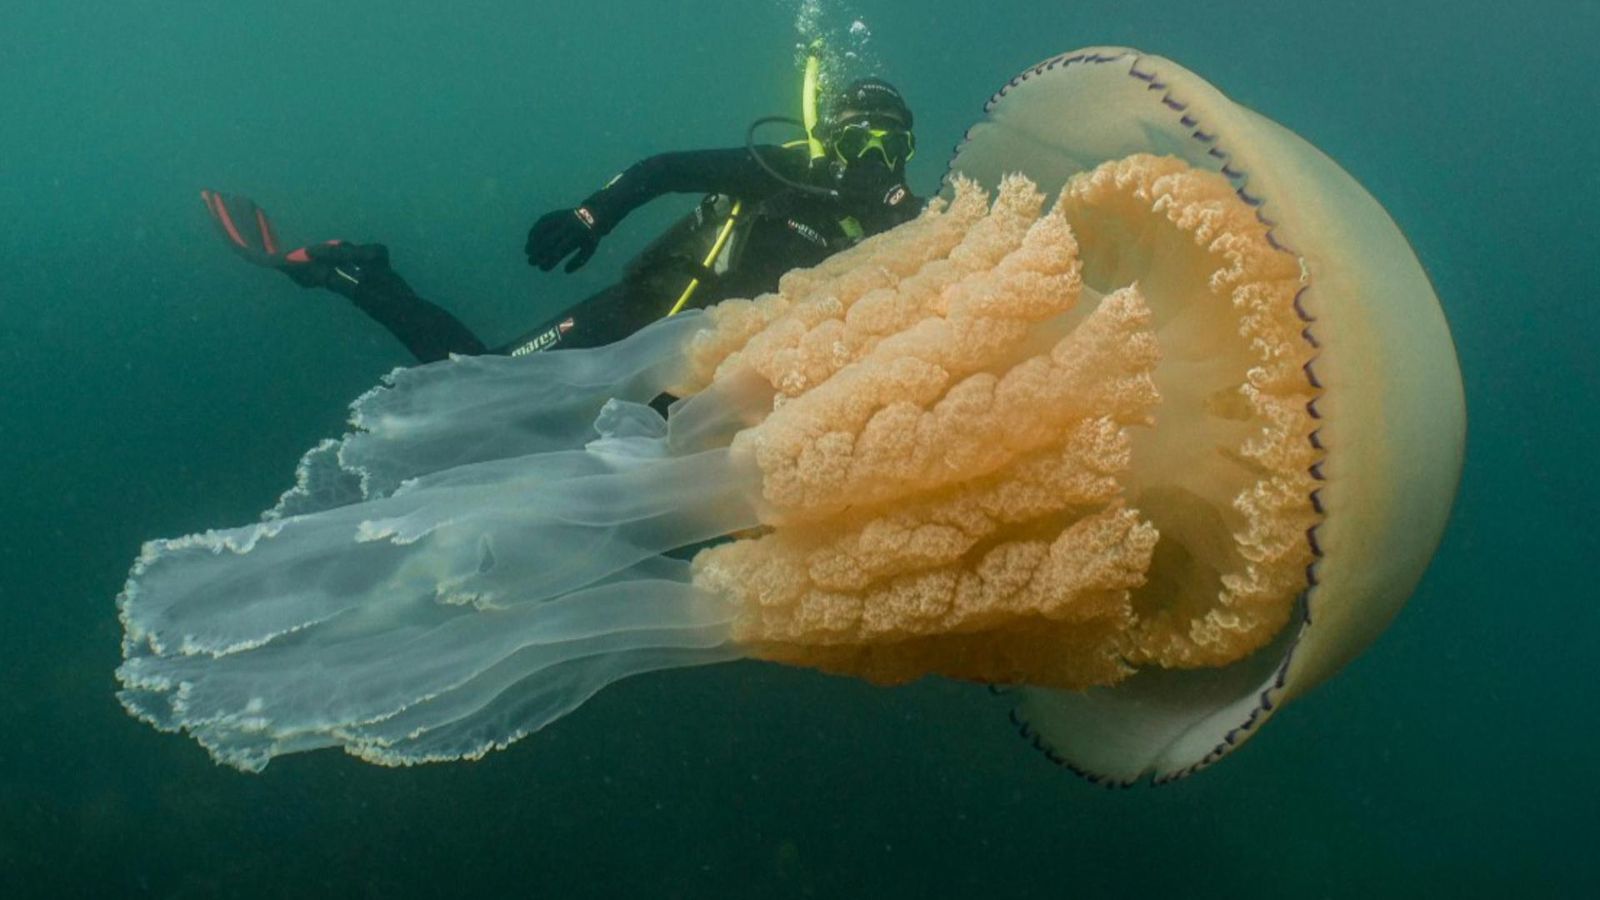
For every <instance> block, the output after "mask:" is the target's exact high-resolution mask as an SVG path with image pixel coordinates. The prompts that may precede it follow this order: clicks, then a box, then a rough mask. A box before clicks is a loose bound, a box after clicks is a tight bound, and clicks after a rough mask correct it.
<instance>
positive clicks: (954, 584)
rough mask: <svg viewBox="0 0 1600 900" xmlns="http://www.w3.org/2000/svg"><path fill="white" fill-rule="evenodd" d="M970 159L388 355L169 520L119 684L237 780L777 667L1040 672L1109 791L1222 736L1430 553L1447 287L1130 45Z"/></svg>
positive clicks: (1059, 715) (1316, 675) (130, 596)
mask: <svg viewBox="0 0 1600 900" xmlns="http://www.w3.org/2000/svg"><path fill="white" fill-rule="evenodd" d="M1068 126H1070V127H1068ZM1186 142H1187V143H1186ZM1191 145H1192V146H1191ZM952 173H953V174H952V176H951V178H950V179H949V182H948V184H949V190H948V191H947V196H946V197H945V198H944V199H943V200H942V201H940V202H936V203H935V204H933V205H932V206H931V208H930V209H929V211H927V212H926V213H925V214H923V215H922V216H920V217H919V218H918V219H916V220H914V221H912V222H910V223H907V224H906V225H904V226H901V227H900V228H897V229H894V230H892V231H890V232H887V233H884V234H881V235H878V236H876V237H874V238H871V239H868V240H866V241H864V242H862V243H861V244H860V245H858V246H856V247H855V248H852V249H851V250H848V251H846V252H844V253H840V254H838V255H836V256H834V257H832V258H830V259H829V260H827V261H825V262H824V263H822V264H820V265H818V266H817V267H815V268H812V269H807V270H799V271H796V272H792V273H790V274H788V275H786V276H785V277H784V279H783V280H782V282H781V283H780V286H779V290H778V291H777V292H776V293H774V294H770V295H766V296H763V297H758V298H754V299H751V300H733V301H727V302H725V303H723V304H720V305H718V306H717V307H714V308H713V309H711V310H709V311H706V312H704V313H699V312H697V313H689V314H684V315H680V316H676V317H672V318H669V319H665V320H663V321H661V322H659V323H657V324H655V325H653V326H651V327H649V328H646V329H644V330H643V331H641V332H639V333H637V334H635V335H633V336H632V337H630V338H628V339H626V340H624V341H621V342H619V343H617V344H613V345H611V346H609V347H602V348H596V349H593V350H574V351H563V352H558V353H548V354H535V355H531V356H526V357H521V358H517V359H507V358H487V357H480V358H457V359H453V360H450V361H446V362H442V363H438V364H433V365H429V366H424V367H420V368H417V369H411V370H402V371H399V372H396V373H394V374H393V375H391V376H390V378H389V379H388V380H387V382H386V384H385V385H384V386H382V387H380V388H379V389H377V390H374V391H373V392H371V393H369V394H368V395H366V396H364V397H363V398H361V399H360V400H358V401H357V402H356V404H355V405H354V407H353V410H354V415H353V417H352V425H353V426H354V428H353V431H352V432H351V433H350V434H348V435H346V436H345V437H344V438H343V439H342V440H340V441H329V442H327V443H325V444H323V445H321V446H319V447H317V448H315V449H313V450H312V451H311V452H310V453H308V454H307V455H306V456H305V458H304V459H303V460H302V463H301V467H300V469H299V472H298V475H297V480H296V485H295V487H294V488H293V489H291V490H290V491H289V492H288V493H286V494H285V495H284V497H283V499H282V501H281V502H280V503H279V505H278V506H277V507H276V508H275V509H273V510H271V511H269V513H268V514H267V515H266V516H265V517H264V519H263V521H261V522H260V523H257V524H255V525H251V526H246V527H244V528H236V529H229V530H225V531H215V532H208V533H206V534H202V535H192V536H189V537H185V538H179V539H176V540H168V541H156V542H152V543H151V544H148V545H147V546H146V548H145V550H144V552H143V554H141V557H140V559H139V561H138V562H137V563H136V564H135V566H134V570H133V573H132V574H131V576H130V578H129V582H128V585H127V588H126V589H125V590H124V592H123V595H122V597H121V598H120V601H119V605H120V612H121V615H122V619H123V624H124V628H125V632H126V637H125V640H124V655H125V659H124V662H123V665H122V666H121V668H120V669H119V670H118V676H119V679H120V680H121V682H122V685H123V690H122V692H121V695H120V696H121V698H122V700H123V703H124V705H125V706H127V708H128V709H129V710H130V711H131V712H133V713H134V714H136V715H138V716H140V717H141V718H144V719H146V720H147V721H149V722H151V723H152V724H154V725H156V726H157V727H160V728H163V729H169V730H184V731H187V732H188V733H190V734H191V735H192V736H194V737H195V738H196V739H197V740H198V741H199V742H200V743H201V744H202V745H204V746H205V747H206V748H207V749H208V750H209V751H210V752H211V753H212V754H213V756H215V757H216V758H217V759H218V760H219V761H222V762H225V763H228V764H231V765H234V766H237V767H239V768H242V769H249V770H254V769H259V768H261V767H262V766H265V765H266V764H267V763H268V762H269V761H270V760H271V759H272V758H274V757H275V756H278V755H282V754H284V753H290V752H296V751H301V750H308V749H314V748H317V747H329V746H339V747H343V748H344V749H345V750H347V751H349V752H351V753H353V754H355V755H357V756H360V757H362V758H364V759H367V760H370V761H374V762H379V763H386V764H407V763H416V762H424V761H432V760H442V759H459V758H472V757H476V756H479V755H481V754H483V753H485V752H487V751H488V750H491V749H494V748H497V747H502V746H505V745H506V744H507V743H509V742H511V741H513V740H516V739H517V738H519V737H521V736H523V735H525V734H527V733H529V732H530V731H533V730H536V729H537V728H539V727H542V726H543V725H545V724H548V723H549V722H551V721H554V720H555V719H556V718H559V717H560V716H562V715H564V714H565V713H567V712H569V711H571V710H572V709H573V708H575V707H576V706H577V705H579V704H581V703H582V702H583V700H584V699H586V698H587V697H589V696H591V695H592V694H593V693H594V692H595V691H597V690H599V689H600V688H601V687H603V686H604V685H606V684H608V683H611V682H614V681H616V680H618V679H620V678H623V677H626V676H628V675H631V674H636V673H640V672H646V671H651V670H654V669H661V668H667V667H673V666H686V665H701V664H706V663H713V662H720V661H724V660H730V659H737V658H756V659H765V660H770V661H775V662H781V663H787V664H792V665H801V666H809V667H814V668H818V669H823V670H827V671H832V672H839V673H845V674H850V675H855V676H858V677H862V678H866V679H869V680H872V681H875V682H879V683H902V682H907V681H911V680H915V679H917V678H921V677H924V676H927V675H943V676H948V677H953V678H960V679H967V680H971V681H978V682H986V683H991V684H1002V685H1007V686H1011V687H1014V688H1015V689H1017V690H1018V691H1020V692H1021V693H1022V695H1023V696H1022V700H1021V703H1020V705H1019V708H1018V712H1017V714H1016V715H1017V718H1018V720H1019V721H1020V722H1021V723H1022V724H1023V728H1024V729H1025V732H1026V733H1028V734H1030V735H1032V736H1033V737H1034V738H1035V740H1036V742H1037V743H1038V744H1039V745H1040V746H1041V747H1042V748H1043V749H1045V750H1046V751H1047V752H1049V753H1050V754H1052V755H1053V756H1055V757H1056V758H1058V759H1061V760H1062V761H1064V762H1067V763H1069V764H1072V765H1074V766H1075V767H1077V768H1079V769H1080V770H1082V771H1084V772H1086V773H1089V774H1091V775H1093V776H1094V777H1097V778H1107V779H1112V780H1117V781H1128V780H1133V779H1134V778H1137V777H1139V776H1141V775H1143V774H1145V773H1150V774H1153V775H1154V776H1156V777H1157V778H1165V777H1171V776H1174V775H1179V774H1184V773H1187V772H1189V771H1192V770H1194V769H1195V768H1196V767H1198V766H1200V765H1203V764H1205V763H1207V762H1209V761H1213V760H1214V759H1215V758H1217V757H1218V756H1220V754H1221V753H1223V752H1226V748H1228V747H1231V746H1234V745H1236V744H1237V743H1238V742H1239V741H1240V740H1241V739H1242V738H1243V737H1245V736H1248V734H1250V733H1253V730H1254V726H1255V725H1257V724H1259V723H1260V722H1261V721H1263V720H1264V718H1265V716H1266V714H1268V713H1269V712H1270V711H1271V710H1272V709H1274V708H1275V707H1276V706H1277V705H1279V704H1281V702H1283V701H1284V700H1286V699H1288V698H1291V697H1293V696H1296V695H1298V694H1299V693H1302V692H1303V691H1304V690H1305V689H1306V688H1307V687H1308V686H1309V685H1310V684H1312V683H1314V682H1315V681H1316V680H1319V679H1320V678H1323V677H1326V675H1327V674H1329V673H1330V672H1331V671H1332V670H1333V669H1335V668H1337V666H1338V665H1339V664H1341V663H1342V662H1343V661H1344V660H1346V659H1348V658H1349V657H1350V656H1352V655H1354V654H1355V653H1356V652H1358V651H1359V650H1360V648H1361V646H1362V645H1364V644H1365V643H1366V642H1367V641H1369V640H1370V639H1371V638H1372V636H1374V635H1375V634H1376V632H1377V631H1378V630H1380V629H1381V628H1382V626H1383V624H1384V622H1385V621H1386V620H1387V618H1388V617H1389V616H1390V615H1392V613H1393V611H1394V609H1395V608H1396V607H1397V606H1398V605H1399V603H1400V602H1401V601H1402V600H1403V599H1404V596H1405V595H1406V594H1407V593H1409V591H1410V590H1411V588H1412V586H1413V585H1414V583H1415V581H1416V579H1417V578H1418V577H1419V575H1420V572H1421V569H1422V567H1423V565H1424V564H1425V563H1426V560H1427V557H1428V555H1429V554H1430V553H1431V551H1432V548H1433V544H1434V543H1435V542H1436V541H1437V539H1438V534H1439V530H1440V529H1441V528H1442V523H1443V517H1444V515H1445V512H1446V510H1447V507H1448V505H1449V500H1450V496H1451V492H1452V490H1453V486H1454V478H1455V473H1456V470H1457V469H1458V467H1459V462H1460V443H1461V421H1462V420H1461V397H1460V386H1459V378H1458V376H1457V373H1456V369H1455V360H1454V355H1453V351H1452V349H1451V347H1450V342H1449V336H1448V332H1447V331H1446V329H1445V326H1444V322H1443V319H1442V316H1441V315H1440V313H1439V310H1438V306H1437V303H1436V302H1435V300H1434V299H1433V296H1432V293H1431V291H1429V289H1428V286H1427V282H1426V279H1425V278H1424V277H1423V276H1422V273H1421V271H1420V268H1418V266H1417V264H1416V261H1415V259H1414V258H1413V257H1412V256H1411V254H1410V252H1409V250H1408V249H1407V248H1406V246H1405V243H1404V240H1403V238H1401V236H1400V235H1399V232H1398V231H1397V230H1395V229H1394V226H1393V224H1392V223H1390V222H1389V220H1388V218H1387V217H1386V216H1385V215H1384V214H1383V212H1382V210H1381V209H1380V208H1379V207H1378V206H1377V204H1376V203H1375V202H1373V201H1372V200H1371V198H1370V197H1368V196H1367V195H1366V194H1365V193H1364V192H1362V191H1361V189H1360V188H1359V187H1358V186H1356V185H1355V183H1354V182H1353V181H1351V180H1350V179H1349V177H1348V176H1347V175H1344V173H1343V172H1341V171H1340V170H1338V169H1337V167H1335V166H1334V165H1333V164H1332V163H1331V162H1328V161H1327V160H1326V158H1325V157H1323V156H1321V155H1320V154H1318V153H1317V152H1316V151H1315V150H1313V149H1311V148H1310V147H1309V146H1308V145H1306V144H1304V143H1303V142H1301V141H1299V139H1298V138H1295V137H1294V136H1293V135H1290V134H1289V133H1288V132H1286V131H1283V130H1282V129H1281V128H1279V127H1278V126H1275V125H1272V124H1271V123H1269V122H1266V121H1265V120H1263V119H1260V118H1259V117H1255V116H1254V115H1253V114H1250V113H1248V112H1246V111H1243V110H1241V109H1239V108H1237V107H1235V106H1233V105H1232V104H1231V103H1229V102H1228V101H1227V100H1226V99H1224V98H1222V97H1221V95H1220V94H1217V93H1216V92H1215V91H1214V90H1213V89H1211V88H1209V86H1206V85H1205V84H1204V83H1203V82H1201V81H1200V80H1199V79H1198V78H1195V77H1194V76H1192V75H1189V74H1188V73H1186V72H1183V71H1182V70H1181V69H1178V68H1177V67H1176V66H1173V65H1171V64H1170V63H1167V62H1165V61H1164V60H1159V59H1156V58H1152V57H1148V56H1141V55H1139V54H1136V53H1134V52H1133V51H1122V50H1101V51H1089V52H1083V53H1079V54H1068V55H1065V56H1063V57H1059V58H1057V59H1055V60H1052V61H1050V62H1048V63H1046V64H1042V65H1041V66H1039V67H1036V68H1035V69H1033V70H1030V71H1029V73H1025V74H1024V75H1023V76H1019V78H1018V79H1017V80H1014V81H1013V83H1012V85H1011V86H1009V87H1008V88H1007V89H1006V90H1005V91H1002V93H1001V94H1000V95H997V98H996V100H995V101H992V102H991V105H990V110H989V116H988V118H987V119H986V120H985V122H984V123H981V124H980V125H978V126H976V127H974V129H973V130H972V132H971V133H970V134H969V136H968V140H967V141H966V143H964V144H963V146H962V147H961V148H960V149H959V151H958V153H957V155H956V158H955V160H954V161H953V163H952ZM1291 200H1292V202H1291ZM661 392H670V393H672V394H673V395H675V396H677V397H679V398H681V399H679V400H678V401H677V402H676V403H675V404H674V405H673V406H672V408H671V410H670V413H669V415H668V416H667V417H666V418H663V417H661V416H660V415H658V414H657V413H656V412H655V411H654V410H653V409H652V408H651V407H650V406H649V405H648V403H649V401H650V400H651V399H652V398H653V397H655V396H656V395H657V394H659V393H661ZM706 542H714V544H713V545H712V546H710V547H708V548H704V549H699V550H698V552H695V553H693V558H692V561H690V560H685V559H682V558H680V557H682V556H684V555H685V554H686V552H687V551H688V550H690V549H693V548H695V547H696V546H697V545H703V544H705V543H706Z"/></svg>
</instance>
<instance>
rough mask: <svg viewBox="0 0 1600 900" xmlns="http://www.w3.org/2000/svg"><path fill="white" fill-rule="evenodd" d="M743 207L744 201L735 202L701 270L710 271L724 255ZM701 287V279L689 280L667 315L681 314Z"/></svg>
mask: <svg viewBox="0 0 1600 900" xmlns="http://www.w3.org/2000/svg"><path fill="white" fill-rule="evenodd" d="M743 206H744V201H743V200H735V201H733V208H732V209H730V210H728V221H726V222H723V223H722V230H721V231H719V232H717V239H716V240H715V241H713V242H712V243H711V252H710V253H707V254H706V259H705V262H703V263H701V264H700V266H701V268H703V269H706V270H708V271H709V270H710V269H711V267H712V266H713V265H715V264H716V262H717V257H719V256H721V255H722V248H723V247H724V246H726V245H727V243H728V237H729V236H730V235H732V234H733V226H734V224H735V223H736V222H738V220H739V210H740V209H741V208H743ZM699 286H700V279H699V278H691V279H689V285H688V287H685V288H684V289H683V293H682V294H680V295H679V296H678V302H677V303H674V304H672V309H670V310H668V311H667V315H668V316H675V315H677V314H678V313H679V312H681V311H682V310H683V305H684V304H685V303H688V302H689V298H690V297H692V296H694V290H695V288H697V287H699Z"/></svg>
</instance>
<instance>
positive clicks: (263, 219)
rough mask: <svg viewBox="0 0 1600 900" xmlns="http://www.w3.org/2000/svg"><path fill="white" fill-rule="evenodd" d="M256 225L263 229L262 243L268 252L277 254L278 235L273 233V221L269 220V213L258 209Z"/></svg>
mask: <svg viewBox="0 0 1600 900" xmlns="http://www.w3.org/2000/svg"><path fill="white" fill-rule="evenodd" d="M256 227H257V228H260V229H261V243H262V244H263V245H264V246H265V247H266V248H267V252H268V253H271V254H274V255H276V254H277V252H278V236H277V235H275V234H273V233H272V223H271V222H269V221H267V214H266V213H264V212H262V211H261V210H259V209H257V210H256Z"/></svg>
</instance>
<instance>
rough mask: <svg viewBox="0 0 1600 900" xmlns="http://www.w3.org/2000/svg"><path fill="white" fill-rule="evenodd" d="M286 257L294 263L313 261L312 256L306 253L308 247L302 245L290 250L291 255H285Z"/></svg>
mask: <svg viewBox="0 0 1600 900" xmlns="http://www.w3.org/2000/svg"><path fill="white" fill-rule="evenodd" d="M284 259H287V260H288V261H289V262H292V263H306V262H311V257H310V256H308V255H307V254H306V248H304V247H301V248H300V249H299V250H291V251H289V255H288V256H286V257H284Z"/></svg>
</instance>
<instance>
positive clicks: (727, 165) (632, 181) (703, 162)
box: [582, 146, 806, 235]
mask: <svg viewBox="0 0 1600 900" xmlns="http://www.w3.org/2000/svg"><path fill="white" fill-rule="evenodd" d="M755 150H756V152H757V153H760V154H762V159H764V160H766V161H767V163H768V165H771V166H772V167H773V168H775V169H777V170H778V172H779V173H780V174H782V175H784V176H786V177H789V178H792V179H795V180H799V179H803V178H804V177H805V173H806V151H805V149H804V148H800V147H793V148H788V149H785V148H783V147H772V146H761V147H756V148H755ZM783 187H784V185H783V184H781V183H780V182H778V181H776V180H774V179H773V177H772V176H771V175H770V174H768V173H767V171H766V170H765V169H763V168H762V167H761V164H760V163H758V162H756V161H755V160H754V159H753V158H751V156H750V151H749V150H747V149H745V148H744V147H737V148H732V149H727V150H689V151H685V152H681V153H661V154H657V155H656V156H652V157H649V158H647V159H644V160H641V161H639V162H637V163H635V164H633V165H632V166H630V167H629V168H628V169H627V170H626V171H624V172H623V173H622V174H621V175H618V176H617V177H616V178H613V179H612V180H611V183H610V184H607V185H606V186H605V187H603V188H601V189H600V190H598V191H596V192H594V193H593V194H590V195H589V196H588V197H587V198H586V199H585V200H584V201H583V204H582V205H583V207H584V208H585V209H588V210H589V211H590V212H591V213H592V214H593V215H594V219H595V225H594V227H595V231H596V233H598V234H601V235H604V234H606V233H607V232H609V231H610V230H611V229H613V228H615V227H616V226H617V223H618V222H621V221H622V220H623V219H624V218H625V217H626V216H627V215H628V213H630V212H633V211H634V210H635V209H638V208H639V207H641V206H643V205H644V204H646V203H648V202H650V201H651V200H654V199H655V198H657V197H659V196H661V195H662V194H690V193H692V194H728V195H729V196H734V197H743V198H745V199H754V198H757V197H761V196H765V195H767V194H770V193H772V192H774V191H777V190H780V189H781V188H783Z"/></svg>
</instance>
